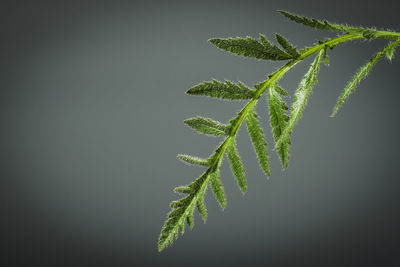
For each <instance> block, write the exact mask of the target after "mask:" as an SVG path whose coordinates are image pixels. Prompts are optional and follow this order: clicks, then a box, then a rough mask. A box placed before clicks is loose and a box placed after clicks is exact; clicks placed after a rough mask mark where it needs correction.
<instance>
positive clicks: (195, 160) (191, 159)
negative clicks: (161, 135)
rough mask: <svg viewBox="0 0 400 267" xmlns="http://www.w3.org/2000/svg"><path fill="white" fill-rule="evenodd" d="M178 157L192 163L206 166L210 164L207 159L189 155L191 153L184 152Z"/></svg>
mask: <svg viewBox="0 0 400 267" xmlns="http://www.w3.org/2000/svg"><path fill="white" fill-rule="evenodd" d="M177 157H178V159H180V160H181V161H183V162H185V163H189V164H192V165H199V166H205V167H208V166H210V163H209V162H208V160H206V159H201V158H198V157H193V156H189V155H182V154H179V155H178V156H177Z"/></svg>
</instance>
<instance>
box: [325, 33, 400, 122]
mask: <svg viewBox="0 0 400 267" xmlns="http://www.w3.org/2000/svg"><path fill="white" fill-rule="evenodd" d="M399 41H400V40H397V41H395V42H391V43H390V44H388V45H387V46H386V47H385V48H383V49H382V50H381V51H379V52H378V53H377V54H376V55H375V56H374V57H372V58H371V59H370V60H369V61H368V62H367V63H366V64H365V65H364V66H362V67H361V68H360V70H359V71H357V73H356V74H355V75H354V76H353V78H352V79H351V80H350V81H349V82H348V83H347V85H346V87H345V88H344V90H343V92H342V94H341V95H340V97H339V99H338V101H337V104H336V106H335V108H334V110H333V113H332V115H331V117H334V116H335V115H336V113H337V112H338V110H339V108H340V107H341V106H342V105H343V103H344V102H345V101H346V100H347V99H348V98H349V96H350V94H351V93H352V92H353V91H354V90H355V89H356V87H357V85H358V84H359V83H360V82H361V81H362V80H363V79H365V78H366V77H367V75H368V73H369V72H370V71H371V69H372V67H373V66H374V65H375V64H376V63H378V61H379V60H380V59H381V58H382V57H383V56H384V55H387V57H388V58H389V60H391V59H392V57H393V54H394V50H395V48H396V47H397V45H398V44H399ZM388 54H389V55H388Z"/></svg>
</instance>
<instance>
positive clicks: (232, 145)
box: [226, 138, 247, 194]
mask: <svg viewBox="0 0 400 267" xmlns="http://www.w3.org/2000/svg"><path fill="white" fill-rule="evenodd" d="M226 154H227V156H228V159H229V163H230V165H231V169H232V173H233V175H234V176H235V179H236V182H237V185H238V187H239V188H240V190H241V191H242V193H243V194H244V193H246V191H247V183H246V178H245V175H244V168H243V163H242V160H241V159H240V156H239V153H238V151H237V148H236V140H235V138H232V139H230V140H229V144H228V146H227V148H226Z"/></svg>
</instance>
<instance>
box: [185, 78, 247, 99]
mask: <svg viewBox="0 0 400 267" xmlns="http://www.w3.org/2000/svg"><path fill="white" fill-rule="evenodd" d="M186 93H187V94H189V95H201V96H209V97H215V98H222V99H228V100H245V99H251V98H252V97H253V96H254V90H251V89H250V88H248V87H247V86H246V85H244V84H243V83H242V82H238V84H235V83H233V82H230V81H227V80H225V82H220V81H218V80H215V79H214V80H213V81H211V82H209V81H206V82H202V83H200V84H198V85H196V86H194V87H192V88H190V89H189V90H188V91H187V92H186Z"/></svg>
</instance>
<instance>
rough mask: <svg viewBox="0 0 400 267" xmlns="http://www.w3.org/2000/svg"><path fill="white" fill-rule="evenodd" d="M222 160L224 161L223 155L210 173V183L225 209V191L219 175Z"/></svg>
mask: <svg viewBox="0 0 400 267" xmlns="http://www.w3.org/2000/svg"><path fill="white" fill-rule="evenodd" d="M221 161H222V157H221V159H220V160H219V162H218V163H217V166H216V167H215V168H214V170H212V171H211V173H210V184H211V189H212V191H213V193H214V196H215V198H216V199H217V201H218V203H219V205H220V206H221V208H222V209H225V207H226V197H225V191H224V187H223V185H222V183H221V180H220V177H219V176H220V175H219V172H220V166H221Z"/></svg>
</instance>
